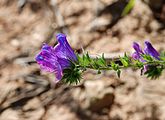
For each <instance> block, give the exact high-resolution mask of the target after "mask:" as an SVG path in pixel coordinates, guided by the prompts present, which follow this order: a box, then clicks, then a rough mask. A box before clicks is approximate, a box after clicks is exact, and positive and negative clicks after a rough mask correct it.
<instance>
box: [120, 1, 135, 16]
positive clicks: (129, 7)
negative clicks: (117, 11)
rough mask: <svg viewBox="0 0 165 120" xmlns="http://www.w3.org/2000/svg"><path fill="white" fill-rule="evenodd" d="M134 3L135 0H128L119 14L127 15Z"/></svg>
mask: <svg viewBox="0 0 165 120" xmlns="http://www.w3.org/2000/svg"><path fill="white" fill-rule="evenodd" d="M134 5H135V0H129V2H128V4H127V5H126V7H125V8H124V10H123V12H122V14H121V16H125V15H127V14H128V13H129V12H130V11H131V10H132V8H133V7H134Z"/></svg>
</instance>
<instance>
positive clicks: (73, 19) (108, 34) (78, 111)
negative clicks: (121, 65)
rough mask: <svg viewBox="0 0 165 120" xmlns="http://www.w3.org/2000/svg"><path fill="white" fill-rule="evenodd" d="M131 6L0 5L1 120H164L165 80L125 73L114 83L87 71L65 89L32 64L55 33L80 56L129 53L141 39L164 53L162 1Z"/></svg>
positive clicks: (84, 1)
mask: <svg viewBox="0 0 165 120" xmlns="http://www.w3.org/2000/svg"><path fill="white" fill-rule="evenodd" d="M133 2H135V4H134V5H133V4H132V7H131V8H129V7H128V3H129V0H0V120H165V104H164V103H165V90H164V89H165V73H163V74H162V76H161V77H160V78H159V79H158V80H148V79H147V78H145V77H144V76H140V71H136V70H133V69H126V70H123V71H122V74H121V78H120V79H119V78H117V76H116V74H115V73H114V72H111V71H106V72H105V71H103V72H102V74H99V75H96V72H95V71H90V70H89V71H87V72H85V73H84V74H83V79H82V81H81V83H80V84H79V85H76V86H74V85H63V84H55V83H54V79H55V77H54V75H53V74H50V73H46V72H43V71H40V69H39V66H38V65H37V64H36V63H35V61H34V57H35V55H36V54H37V53H38V52H39V50H40V48H41V46H42V44H43V43H48V44H49V45H55V44H57V41H56V40H55V37H54V36H55V34H56V33H59V32H62V33H65V34H67V38H68V40H69V43H70V44H71V46H72V47H73V49H74V50H76V51H77V52H78V53H80V54H81V53H82V48H83V49H84V50H85V51H89V54H93V55H97V54H100V53H103V52H104V53H107V54H109V55H111V54H113V55H114V54H115V55H118V54H119V53H123V52H128V53H132V52H133V49H132V42H133V41H136V42H139V43H140V44H143V43H144V40H146V39H149V40H150V41H151V42H152V43H153V46H154V47H155V48H156V49H157V50H159V51H163V50H165V29H164V28H165V1H164V0H135V1H133ZM126 7H127V8H129V9H127V10H126ZM123 11H126V12H125V13H124V14H123Z"/></svg>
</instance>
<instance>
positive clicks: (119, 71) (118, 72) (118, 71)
mask: <svg viewBox="0 0 165 120" xmlns="http://www.w3.org/2000/svg"><path fill="white" fill-rule="evenodd" d="M120 74H121V70H119V69H118V70H117V76H118V78H120Z"/></svg>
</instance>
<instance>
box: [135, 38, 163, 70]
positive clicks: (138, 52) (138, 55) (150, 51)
mask: <svg viewBox="0 0 165 120" xmlns="http://www.w3.org/2000/svg"><path fill="white" fill-rule="evenodd" d="M133 48H134V49H135V52H134V53H133V54H132V58H133V59H135V60H139V61H141V62H146V61H145V60H144V59H143V57H142V55H144V54H146V55H150V56H151V57H153V58H155V59H157V60H159V59H160V58H159V56H160V54H159V53H158V52H157V51H156V50H155V48H154V47H153V46H152V44H151V43H150V42H148V41H145V48H144V51H143V50H142V48H141V47H140V45H139V44H138V43H136V42H134V43H133ZM147 70H148V66H147V65H145V66H144V72H146V71H147Z"/></svg>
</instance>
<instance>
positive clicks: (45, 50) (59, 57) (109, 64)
mask: <svg viewBox="0 0 165 120" xmlns="http://www.w3.org/2000/svg"><path fill="white" fill-rule="evenodd" d="M56 39H57V40H58V44H57V45H56V46H55V47H52V46H49V45H47V44H43V46H42V49H41V51H40V52H39V53H38V54H37V56H36V61H37V63H38V64H39V65H40V67H41V69H42V70H45V71H48V72H53V73H55V76H56V81H57V82H58V81H60V80H61V81H63V82H65V83H69V84H72V83H76V84H77V83H78V82H80V79H81V78H82V77H81V75H82V73H83V72H84V71H86V70H87V69H93V70H97V71H98V73H101V70H114V71H116V73H117V75H118V77H120V73H121V69H124V68H128V67H132V68H137V69H141V71H142V72H141V74H144V75H147V77H149V78H151V79H156V78H158V77H159V76H160V75H161V73H162V71H163V69H165V52H164V53H162V54H159V52H158V51H157V50H156V49H155V48H154V47H153V46H152V44H151V43H150V42H149V41H145V48H144V50H142V48H141V47H140V45H139V44H138V43H136V42H134V43H133V48H134V49H135V52H134V53H133V54H132V56H131V57H129V56H128V55H127V54H126V53H125V54H124V57H119V58H118V59H115V60H110V61H106V59H105V58H104V54H102V56H100V57H96V58H92V57H90V55H89V54H88V53H85V54H83V55H82V56H80V55H78V54H76V53H75V52H74V51H73V49H72V48H71V46H70V45H69V43H68V41H67V39H66V36H65V35H64V34H62V33H60V34H57V35H56Z"/></svg>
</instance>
